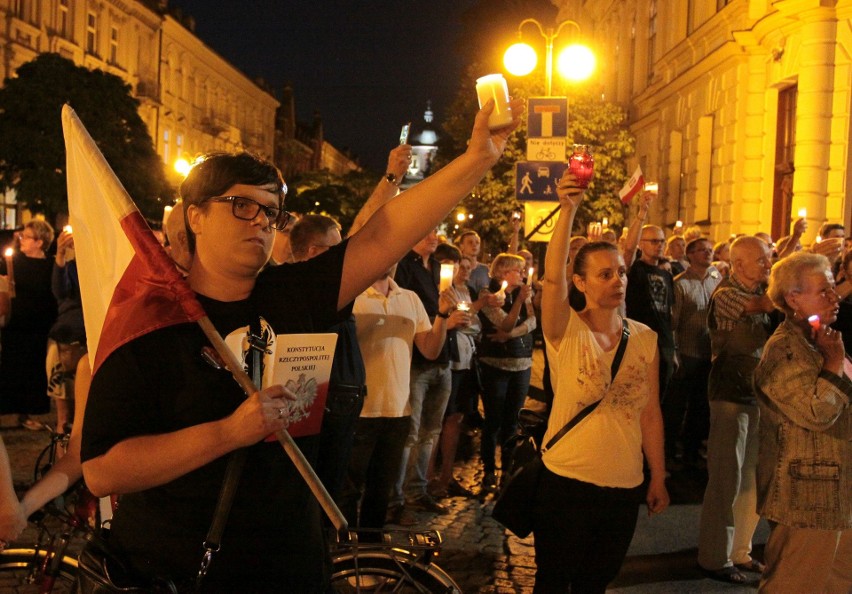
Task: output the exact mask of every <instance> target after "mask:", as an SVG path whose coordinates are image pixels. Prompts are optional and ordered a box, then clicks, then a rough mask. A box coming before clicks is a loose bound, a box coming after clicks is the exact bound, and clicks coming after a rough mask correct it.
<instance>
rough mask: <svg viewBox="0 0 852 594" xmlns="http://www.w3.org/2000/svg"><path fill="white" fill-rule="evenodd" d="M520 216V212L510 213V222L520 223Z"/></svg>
mask: <svg viewBox="0 0 852 594" xmlns="http://www.w3.org/2000/svg"><path fill="white" fill-rule="evenodd" d="M522 216H523V215H521V211H519V210H516V211H514V212H512V220H513V221H520V220H521V217H522Z"/></svg>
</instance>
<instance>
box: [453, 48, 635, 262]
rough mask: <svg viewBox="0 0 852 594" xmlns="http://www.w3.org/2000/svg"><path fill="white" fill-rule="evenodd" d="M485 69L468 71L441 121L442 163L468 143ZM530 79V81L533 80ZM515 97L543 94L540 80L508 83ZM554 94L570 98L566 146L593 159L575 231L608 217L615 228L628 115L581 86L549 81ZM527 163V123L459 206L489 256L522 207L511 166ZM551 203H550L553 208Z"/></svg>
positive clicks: (629, 149)
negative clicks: (578, 147)
mask: <svg viewBox="0 0 852 594" xmlns="http://www.w3.org/2000/svg"><path fill="white" fill-rule="evenodd" d="M484 68H485V67H484V66H482V65H481V64H475V65H472V66H471V67H470V69H469V70H468V77H467V79H466V80H465V81H464V82H463V85H462V88H461V90H460V91H459V93H458V95H457V97H456V100H455V102H454V103H453V105H452V107H451V108H450V111H449V114H448V117H447V118H446V120H445V122H444V130H445V131H446V132H447V135H448V136H447V137H445V138H444V144H443V145H442V146H441V151H439V155H440V157H441V163H444V162H446V161H447V160H449V159H451V158H453V157H454V156H456V155H458V154H460V153H461V152H462V151H463V150H464V148H465V146H466V143H467V139H468V137H469V135H470V128H471V126H472V125H473V118H474V116H475V114H476V111H477V109H478V106H477V103H476V95H475V93H474V92H473V88H474V86H475V78H476V75H475V74H474V73H477V74H480V75H481V73H482V72H484V71H485V70H484ZM531 78H535V77H534V76H533V77H531ZM513 82H515V83H516V85H515V86H514V87H513V88H512V90H511V94H512V96H514V97H522V98H527V97H534V96H543V95H544V88H543V87H544V85H543V82H542V81H537V82H535V81H533V82H531V81H528V80H526V79H513ZM554 94H555V95H565V96H567V97H568V98H569V123H568V145H569V146H570V145H571V144H572V143H578V144H587V145H590V150H591V152H592V154H593V155H594V158H595V177H594V179H593V180H592V182H591V184H589V189H588V191H587V192H586V200H584V201H583V204H582V206H581V207H580V210H579V212H578V213H577V217H576V227H577V230H579V229H583V228H585V225H586V224H587V223H589V222H592V221H599V220H601V219H602V218H603V217H607V218H608V219H609V222H610V226H612V227H619V226H621V225H622V224H623V222H624V209H623V207H622V205H621V202H620V201H619V199H618V190H619V189H620V188H621V187H622V186H623V185H624V182H625V181H626V179H627V175H626V170H625V165H624V161H625V159H627V158H628V157H630V156H631V155H632V154H633V153H634V151H635V138H634V136H633V134H632V133H631V132H630V131H629V129H628V128H627V127H626V124H625V122H626V119H627V115H626V114H625V113H624V111H623V110H622V109H621V108H620V107H619V106H617V105H615V104H613V103H608V102H606V101H603V100H601V99H600V98H599V97H595V96H594V95H593V94H592V92H590V91H588V90H586V89H583V88H580V87H567V86H566V87H560V86H559V85H558V84H556V82H555V81H554ZM524 160H526V118H524V121H523V122H522V124H521V127H520V128H519V129H518V131H517V132H516V133H515V134H514V135H512V137H511V138H510V140H509V143H508V146H507V148H506V153H505V155H504V157H503V158H502V159H501V160H500V162H498V163H497V165H495V167H494V168H493V169H492V170H491V171H490V172H489V173H488V174H487V175H486V176H485V178H484V179H483V180H482V182H481V183H480V184H479V186H478V187H477V189H476V190H475V191H474V192H473V193H472V194H471V195H470V196H468V197H467V198H465V200H464V201H463V202H462V209H464V210H465V211H466V212H469V213H472V214H473V215H474V218H473V224H472V226H473V227H474V228H476V230H477V231H478V232H479V234H480V235H481V236H482V237H483V240H484V241H485V242H486V243H487V245H488V246H489V250H490V251H496V250H500V249H503V247H505V245H506V243H507V241H508V237H509V230H510V225H509V218H510V216H511V212H512V211H513V210H517V209H521V208H523V205H522V203H520V202H518V201H517V200H515V170H514V168H515V163H516V162H517V161H524ZM555 206H556V204H554V207H555ZM531 230H532V229H525V230H524V231H525V232H529V231H531Z"/></svg>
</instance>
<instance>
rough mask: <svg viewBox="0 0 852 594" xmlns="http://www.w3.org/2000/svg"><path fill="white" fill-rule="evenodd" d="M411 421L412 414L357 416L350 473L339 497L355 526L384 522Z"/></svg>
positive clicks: (377, 524) (381, 523) (343, 508)
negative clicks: (406, 415)
mask: <svg viewBox="0 0 852 594" xmlns="http://www.w3.org/2000/svg"><path fill="white" fill-rule="evenodd" d="M410 424H411V418H410V417H372V418H368V417H364V418H360V419H358V423H357V425H356V428H355V443H354V445H353V446H352V456H351V457H350V461H349V473H348V477H347V480H346V486H345V487H344V488H343V492H342V494H341V497H340V499H341V505H340V507H341V511H342V512H343V515H345V516H346V519H347V520H348V521H349V522H350V523H351V524H352V525H357V526H359V527H361V528H381V527H382V526H383V525H384V523H385V514H387V510H388V501H389V500H390V493H391V489H392V488H393V485H394V482H395V481H396V479H397V477H398V476H399V474H400V471H401V468H402V450H403V448H404V447H405V439H406V438H407V437H408V429H409V425H410ZM359 501H360V502H361V513H360V515H359V514H358V502H359Z"/></svg>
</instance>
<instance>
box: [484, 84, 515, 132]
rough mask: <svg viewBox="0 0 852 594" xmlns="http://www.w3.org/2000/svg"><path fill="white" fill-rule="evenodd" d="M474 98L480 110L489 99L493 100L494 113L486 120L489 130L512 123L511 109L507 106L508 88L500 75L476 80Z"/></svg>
mask: <svg viewBox="0 0 852 594" xmlns="http://www.w3.org/2000/svg"><path fill="white" fill-rule="evenodd" d="M476 97H477V99H479V107H480V108H481V107H482V106H483V105H485V103H487V102H488V100H489V99H494V111H492V112H491V116H490V117H489V118H488V127H489V128H490V129H491V130H495V129H497V128H502V127H504V126H508V125H509V124H511V123H512V108H511V107H510V106H509V86H508V85H507V84H506V79H505V78H503V75H502V74H487V75H485V76H483V77H481V78H477V79H476Z"/></svg>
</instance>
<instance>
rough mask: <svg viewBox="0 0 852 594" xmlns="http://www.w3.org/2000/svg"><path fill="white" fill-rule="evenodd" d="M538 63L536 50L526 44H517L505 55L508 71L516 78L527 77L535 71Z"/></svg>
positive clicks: (504, 61)
mask: <svg viewBox="0 0 852 594" xmlns="http://www.w3.org/2000/svg"><path fill="white" fill-rule="evenodd" d="M537 62H538V56H536V55H535V50H534V49H533V48H531V47H530V46H528V45H527V44H526V43H516V44H515V45H513V46H511V47H510V48H509V49H507V50H506V53H505V54H503V64H504V65H505V66H506V70H508V71H509V72H510V73H512V74H514V75H515V76H526V75H527V74H529V73H530V72H532V71H533V68H535V65H536V63H537Z"/></svg>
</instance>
